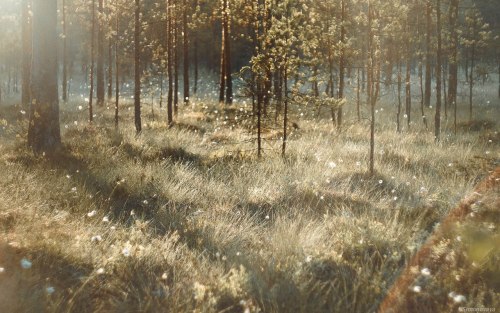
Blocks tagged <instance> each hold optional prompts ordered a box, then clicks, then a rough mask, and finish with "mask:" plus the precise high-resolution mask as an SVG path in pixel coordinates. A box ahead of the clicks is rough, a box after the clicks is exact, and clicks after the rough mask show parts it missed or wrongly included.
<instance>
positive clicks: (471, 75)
mask: <svg viewBox="0 0 500 313" xmlns="http://www.w3.org/2000/svg"><path fill="white" fill-rule="evenodd" d="M475 26H476V25H474V27H475ZM474 33H475V30H474ZM475 57H476V44H475V43H473V44H472V47H471V52H470V70H469V121H472V90H473V88H474V59H475Z"/></svg>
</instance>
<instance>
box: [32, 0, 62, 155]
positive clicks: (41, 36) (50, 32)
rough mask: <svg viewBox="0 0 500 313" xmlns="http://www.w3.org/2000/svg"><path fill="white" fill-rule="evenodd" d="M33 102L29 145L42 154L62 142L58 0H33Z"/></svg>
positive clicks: (51, 150) (50, 151) (36, 152)
mask: <svg viewBox="0 0 500 313" xmlns="http://www.w3.org/2000/svg"><path fill="white" fill-rule="evenodd" d="M31 69H32V70H31V91H32V94H31V96H32V101H31V106H30V122H29V128H28V146H29V147H30V148H31V149H32V150H33V152H34V153H35V154H36V155H38V154H40V153H49V154H50V153H52V152H53V151H54V149H56V148H57V147H59V146H60V145H61V131H60V127H59V95H58V90H57V89H58V88H57V85H58V79H57V1H56V0H34V1H33V56H32V66H31Z"/></svg>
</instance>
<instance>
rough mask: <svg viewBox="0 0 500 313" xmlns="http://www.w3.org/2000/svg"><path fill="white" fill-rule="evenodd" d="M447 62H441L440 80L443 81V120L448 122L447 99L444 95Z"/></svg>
mask: <svg viewBox="0 0 500 313" xmlns="http://www.w3.org/2000/svg"><path fill="white" fill-rule="evenodd" d="M446 65H447V62H446V61H445V62H443V68H442V70H443V74H442V76H441V77H442V80H443V104H444V119H445V120H448V97H447V94H446V71H447V68H446Z"/></svg>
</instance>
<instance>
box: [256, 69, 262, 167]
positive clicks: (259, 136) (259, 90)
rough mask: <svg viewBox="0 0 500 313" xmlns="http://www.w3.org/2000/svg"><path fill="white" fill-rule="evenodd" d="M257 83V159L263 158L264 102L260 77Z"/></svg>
mask: <svg viewBox="0 0 500 313" xmlns="http://www.w3.org/2000/svg"><path fill="white" fill-rule="evenodd" d="M258 80H259V81H258V82H257V157H259V158H260V157H261V156H262V125H261V123H262V102H263V97H262V93H263V90H262V89H263V88H262V85H263V84H262V82H261V80H262V78H261V77H260V78H259V79H258Z"/></svg>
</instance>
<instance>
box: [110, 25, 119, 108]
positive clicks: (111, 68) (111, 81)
mask: <svg viewBox="0 0 500 313" xmlns="http://www.w3.org/2000/svg"><path fill="white" fill-rule="evenodd" d="M109 23H110V25H109V28H110V29H113V25H112V23H113V22H112V20H111V19H110V21H109ZM117 31H118V30H117ZM115 41H116V40H115ZM112 97H113V40H112V37H111V36H110V37H109V40H108V101H111V98H112Z"/></svg>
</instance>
